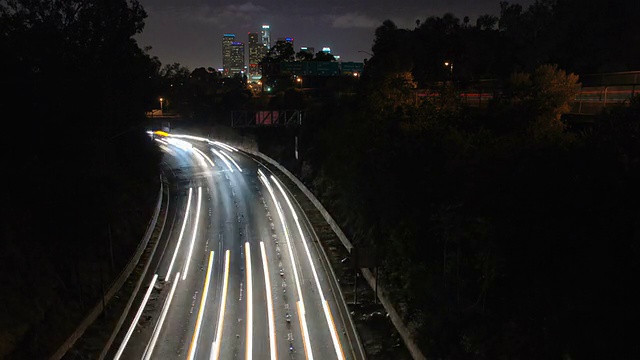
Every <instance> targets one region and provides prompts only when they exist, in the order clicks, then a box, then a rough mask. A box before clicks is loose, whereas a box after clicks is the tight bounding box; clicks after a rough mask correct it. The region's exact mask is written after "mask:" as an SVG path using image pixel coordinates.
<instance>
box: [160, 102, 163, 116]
mask: <svg viewBox="0 0 640 360" xmlns="http://www.w3.org/2000/svg"><path fill="white" fill-rule="evenodd" d="M163 101H164V99H163V98H160V113H161V114H162V113H163V110H162V102H163Z"/></svg>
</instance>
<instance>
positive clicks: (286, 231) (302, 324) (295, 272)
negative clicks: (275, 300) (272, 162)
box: [258, 169, 313, 360]
mask: <svg viewBox="0 0 640 360" xmlns="http://www.w3.org/2000/svg"><path fill="white" fill-rule="evenodd" d="M258 174H259V178H260V181H262V183H263V184H264V186H265V187H266V188H267V190H268V191H269V194H270V195H271V199H272V200H273V203H274V204H275V205H276V209H277V211H278V216H279V217H280V222H281V223H282V228H283V229H284V235H285V238H286V242H287V248H288V249H289V255H290V257H291V262H292V265H293V266H292V268H293V275H294V278H295V283H296V290H297V292H298V298H299V299H300V300H299V301H298V302H297V306H298V317H299V319H300V328H301V329H300V331H301V332H302V337H303V342H304V348H305V354H306V355H307V358H308V359H310V360H313V352H312V350H311V340H310V338H309V329H308V327H307V317H306V314H305V312H306V309H305V307H304V297H303V296H302V289H301V288H300V276H299V275H298V270H297V266H296V261H295V258H294V254H293V249H292V248H291V237H290V236H289V229H288V228H287V224H286V223H285V221H284V214H283V213H282V207H281V206H280V202H279V201H278V200H277V199H276V195H275V193H274V192H273V188H272V187H271V184H270V183H269V179H267V177H266V176H265V175H264V173H262V171H261V170H260V169H258Z"/></svg>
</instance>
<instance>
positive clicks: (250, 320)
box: [244, 242, 253, 360]
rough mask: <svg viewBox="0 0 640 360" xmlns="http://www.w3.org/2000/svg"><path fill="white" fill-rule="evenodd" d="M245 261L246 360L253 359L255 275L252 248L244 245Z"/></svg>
mask: <svg viewBox="0 0 640 360" xmlns="http://www.w3.org/2000/svg"><path fill="white" fill-rule="evenodd" d="M244 260H245V263H246V269H247V321H246V323H247V340H246V349H245V357H244V358H245V359H246V360H251V359H253V278H252V276H253V274H252V273H251V247H250V246H249V242H245V243H244Z"/></svg>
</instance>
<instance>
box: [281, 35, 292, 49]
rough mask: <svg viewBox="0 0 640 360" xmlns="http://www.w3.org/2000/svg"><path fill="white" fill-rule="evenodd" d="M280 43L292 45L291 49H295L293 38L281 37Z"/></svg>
mask: <svg viewBox="0 0 640 360" xmlns="http://www.w3.org/2000/svg"><path fill="white" fill-rule="evenodd" d="M278 41H284V42H287V43H289V44H291V48H293V38H292V37H281V38H278Z"/></svg>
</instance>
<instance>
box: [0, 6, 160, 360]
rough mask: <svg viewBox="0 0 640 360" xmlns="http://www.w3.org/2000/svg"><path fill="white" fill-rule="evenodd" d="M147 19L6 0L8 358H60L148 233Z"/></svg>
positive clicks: (154, 187) (3, 104) (152, 196)
mask: <svg viewBox="0 0 640 360" xmlns="http://www.w3.org/2000/svg"><path fill="white" fill-rule="evenodd" d="M145 17H146V14H145V12H144V10H143V9H142V8H141V6H140V5H139V4H138V2H137V1H124V0H117V1H8V2H7V1H4V2H0V48H1V49H2V53H1V55H0V67H1V68H2V69H3V70H4V72H3V86H2V93H1V94H0V113H2V114H3V120H4V126H5V131H6V133H5V140H4V141H3V153H4V154H5V156H4V157H3V159H4V163H3V166H4V169H5V170H6V171H5V172H4V174H5V176H4V180H5V182H4V189H5V191H4V192H3V199H2V209H3V212H2V217H3V220H4V221H5V226H4V229H3V230H4V231H3V235H2V243H1V250H0V253H1V254H2V255H1V256H2V260H1V261H0V263H1V264H2V265H1V266H2V272H1V275H2V278H3V284H2V286H3V290H2V292H0V293H1V295H0V304H2V309H3V315H2V316H1V318H2V320H0V328H1V329H2V335H1V336H0V357H2V358H7V359H27V358H29V359H37V358H47V357H48V356H49V355H51V354H52V353H53V351H55V350H56V349H57V347H58V346H59V345H60V344H61V343H62V341H64V340H65V339H66V337H67V336H69V334H70V333H71V331H72V330H73V329H75V327H76V326H77V324H78V322H79V321H80V319H81V318H82V317H84V316H85V315H86V312H87V309H89V308H90V307H92V306H93V305H95V304H96V302H97V301H98V300H99V298H100V296H101V294H102V291H103V288H106V287H108V285H109V284H110V283H111V281H112V280H113V279H114V278H115V276H116V275H117V274H118V272H119V270H120V269H121V268H122V267H123V266H124V264H125V263H126V261H128V259H129V257H130V256H131V253H132V251H133V249H134V248H135V246H136V245H137V243H138V242H139V241H140V238H141V237H142V235H143V234H144V231H145V230H146V229H145V227H146V225H147V223H148V221H149V219H150V217H151V215H152V209H153V207H154V205H155V201H156V199H157V195H158V189H159V181H158V180H159V178H158V176H159V166H158V164H159V153H158V152H157V151H156V150H155V149H154V147H153V146H152V144H151V142H150V140H149V139H148V136H146V134H144V130H145V129H144V124H145V120H146V119H145V117H144V112H145V110H146V109H147V108H149V106H150V105H151V103H152V102H155V101H156V100H155V96H154V95H155V94H154V93H153V89H154V84H153V82H152V81H151V80H150V79H151V78H153V77H154V76H155V74H156V73H157V69H158V66H159V64H158V62H157V61H155V60H154V59H151V58H150V57H149V56H148V55H146V54H145V53H144V51H143V50H141V49H140V48H139V47H138V46H137V44H136V43H135V41H134V40H133V39H132V36H133V35H135V34H136V33H138V32H140V31H142V28H143V25H144V23H143V19H144V18H145ZM111 249H112V250H113V262H111V256H110V252H111V251H110V250H111Z"/></svg>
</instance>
